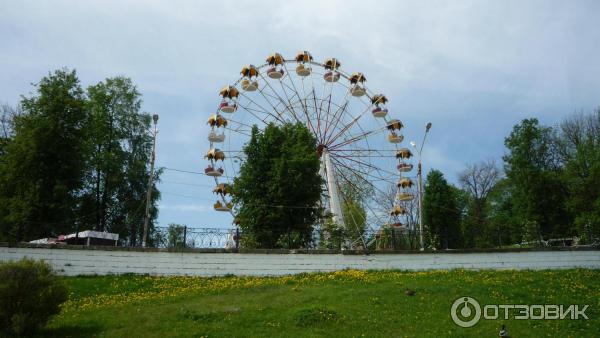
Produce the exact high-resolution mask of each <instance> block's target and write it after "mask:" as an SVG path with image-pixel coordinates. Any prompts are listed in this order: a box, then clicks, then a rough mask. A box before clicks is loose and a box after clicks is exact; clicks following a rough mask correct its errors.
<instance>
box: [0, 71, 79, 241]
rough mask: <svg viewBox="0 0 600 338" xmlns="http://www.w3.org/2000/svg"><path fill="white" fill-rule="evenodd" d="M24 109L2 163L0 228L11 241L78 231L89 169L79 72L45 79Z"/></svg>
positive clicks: (52, 74) (23, 104)
mask: <svg viewBox="0 0 600 338" xmlns="http://www.w3.org/2000/svg"><path fill="white" fill-rule="evenodd" d="M21 107H22V109H23V114H22V115H20V116H17V117H15V119H14V138H13V140H12V141H11V142H10V143H9V144H8V145H7V147H6V149H5V152H6V153H5V155H3V161H2V162H1V163H0V190H1V191H0V217H1V219H0V226H1V228H2V231H1V232H2V233H3V234H4V237H7V238H9V239H11V240H30V239H35V238H37V237H42V236H48V235H52V234H59V233H64V232H66V231H69V230H71V229H73V228H74V226H75V224H76V223H77V222H78V220H77V217H76V215H75V210H76V207H77V204H78V196H79V194H80V192H81V187H82V183H83V176H84V169H85V148H84V146H83V142H82V140H83V138H84V136H85V133H86V121H87V120H88V112H87V109H86V107H85V97H84V93H83V90H82V88H81V86H80V84H79V79H78V78H77V75H76V73H75V71H69V70H66V69H63V70H58V71H55V72H54V73H51V74H49V75H48V76H46V77H44V78H42V80H41V81H40V82H39V83H38V84H37V85H36V93H35V94H34V95H33V96H31V97H23V98H22V100H21Z"/></svg>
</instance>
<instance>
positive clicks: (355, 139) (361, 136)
mask: <svg viewBox="0 0 600 338" xmlns="http://www.w3.org/2000/svg"><path fill="white" fill-rule="evenodd" d="M386 129H387V127H386V126H383V127H381V128H377V129H373V130H370V131H367V132H363V133H360V134H358V135H355V136H351V137H350V139H348V140H345V141H342V142H340V143H337V144H334V145H331V146H329V148H330V149H338V148H341V147H345V146H348V145H350V144H352V143H355V142H358V141H361V140H363V139H365V138H366V137H367V136H370V135H375V134H378V133H380V132H382V131H385V130H386Z"/></svg>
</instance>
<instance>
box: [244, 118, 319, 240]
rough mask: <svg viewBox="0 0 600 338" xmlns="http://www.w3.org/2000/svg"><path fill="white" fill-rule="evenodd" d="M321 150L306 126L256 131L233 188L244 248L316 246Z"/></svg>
mask: <svg viewBox="0 0 600 338" xmlns="http://www.w3.org/2000/svg"><path fill="white" fill-rule="evenodd" d="M316 146H317V145H316V139H315V138H314V136H313V135H312V134H311V133H310V131H309V130H308V129H307V128H306V127H305V126H304V125H302V124H284V125H281V126H276V125H274V124H270V125H268V126H266V127H265V128H264V130H263V131H259V129H258V127H256V126H254V127H253V128H252V136H251V138H250V141H249V142H248V143H247V144H246V146H245V147H244V153H245V155H246V161H245V162H244V163H243V164H242V166H241V168H240V172H239V176H238V177H237V178H236V179H235V180H234V185H233V194H234V195H233V201H234V203H235V204H236V206H237V209H236V217H237V218H238V219H239V220H240V227H241V228H242V229H243V230H244V237H243V238H242V241H243V243H244V245H246V246H257V247H264V248H275V247H285V248H298V247H304V246H306V245H308V244H309V243H310V242H311V240H312V231H313V227H314V225H315V224H316V222H317V221H318V220H319V217H320V210H319V208H317V206H318V202H319V200H320V197H321V183H322V182H321V177H320V176H319V158H318V155H317V152H316Z"/></svg>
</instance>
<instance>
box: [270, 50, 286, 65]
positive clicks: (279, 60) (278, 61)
mask: <svg viewBox="0 0 600 338" xmlns="http://www.w3.org/2000/svg"><path fill="white" fill-rule="evenodd" d="M284 62H285V59H284V58H283V56H281V54H279V53H274V54H271V55H269V56H267V63H268V64H269V65H271V66H277V65H282V64H283V63H284Z"/></svg>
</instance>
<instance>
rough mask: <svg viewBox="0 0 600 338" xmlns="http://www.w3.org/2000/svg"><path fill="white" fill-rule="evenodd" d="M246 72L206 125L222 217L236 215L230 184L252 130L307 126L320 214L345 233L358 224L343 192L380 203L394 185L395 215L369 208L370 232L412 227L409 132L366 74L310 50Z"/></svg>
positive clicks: (360, 241) (371, 204) (209, 171)
mask: <svg viewBox="0 0 600 338" xmlns="http://www.w3.org/2000/svg"><path fill="white" fill-rule="evenodd" d="M240 73H241V77H239V78H238V79H237V80H236V81H234V82H233V83H231V84H230V85H227V86H225V87H223V88H222V89H221V91H220V92H219V96H220V97H221V100H220V102H219V104H218V106H217V108H216V111H215V112H214V113H213V114H212V115H211V116H210V117H209V119H208V122H207V124H208V125H209V126H210V132H209V134H208V137H207V138H208V141H209V142H210V147H209V150H208V152H207V153H206V155H205V158H206V159H207V160H208V161H209V164H208V166H207V167H206V168H205V170H204V172H205V174H206V175H208V176H211V177H213V178H214V181H215V188H214V190H213V192H214V193H215V194H216V195H217V201H216V203H215V204H214V209H215V210H217V211H222V212H229V213H231V215H232V216H233V219H234V216H235V206H234V205H233V203H232V202H231V196H230V195H231V191H232V188H231V187H232V186H231V185H232V183H233V179H234V178H235V177H236V176H237V175H238V172H239V168H240V166H241V165H242V163H243V162H244V153H243V151H242V149H243V147H244V144H245V143H246V142H247V141H249V139H250V133H251V129H252V127H253V126H254V125H256V126H258V127H259V128H264V127H265V126H267V125H269V124H270V123H275V124H284V123H302V124H303V125H305V126H306V127H307V128H308V130H310V132H311V133H312V134H313V135H314V137H315V138H316V140H317V144H318V147H317V149H315V151H316V152H317V153H318V155H319V157H320V163H321V166H320V167H321V170H320V175H321V176H322V177H323V182H324V184H323V198H322V201H321V207H324V208H325V209H326V210H328V211H329V215H330V217H331V219H332V220H333V223H335V224H336V225H337V226H339V227H341V228H345V227H347V225H348V224H354V223H353V222H351V221H352V220H346V219H345V216H344V213H343V205H344V203H347V202H348V199H349V196H346V195H345V193H344V191H345V190H344V189H342V187H344V186H345V185H352V186H353V187H356V188H357V189H360V190H361V191H363V190H364V193H365V194H369V195H372V196H369V197H373V196H375V194H374V192H376V191H383V190H385V189H387V188H388V187H389V186H390V184H393V185H394V186H395V187H396V188H395V189H397V190H396V194H395V200H394V203H393V208H392V209H391V210H387V211H384V212H382V211H381V209H380V208H377V204H378V201H376V200H375V199H374V198H367V199H366V202H364V209H365V212H366V213H367V217H366V219H367V221H366V222H367V228H370V229H371V230H377V229H380V228H381V227H382V226H392V227H403V226H405V223H404V222H403V219H402V218H403V217H404V216H405V215H406V214H407V210H406V208H404V207H403V202H406V201H410V200H412V199H413V197H414V196H413V194H412V192H411V189H410V188H411V187H412V185H413V181H412V180H411V179H410V177H408V176H407V175H409V174H408V173H409V172H410V171H411V170H412V169H413V165H412V164H411V163H409V159H410V158H411V157H412V153H411V151H410V149H408V148H405V147H403V146H402V145H401V144H402V142H403V139H404V136H403V135H402V129H403V127H404V126H403V124H402V122H401V121H400V120H398V119H395V118H392V117H391V116H390V115H392V114H391V113H389V112H388V108H387V104H388V99H387V97H386V96H385V95H383V94H381V93H378V92H373V91H371V90H370V89H369V88H368V87H367V86H366V82H367V79H366V77H365V76H364V75H363V74H362V73H359V72H354V73H347V72H345V71H343V70H342V69H341V63H340V61H339V60H338V59H336V58H329V59H326V60H325V61H324V62H323V63H320V62H316V61H314V60H313V57H312V55H311V54H310V53H309V52H307V51H303V52H300V53H298V54H297V55H296V56H295V57H294V58H292V59H285V58H284V57H283V56H282V55H280V54H279V53H275V54H272V55H269V56H268V57H267V58H266V62H265V63H264V64H261V65H259V66H254V65H247V66H244V67H243V68H242V69H241V72H240ZM357 183H359V184H357ZM365 187H366V188H365ZM273 204H274V205H276V204H277V201H273ZM265 207H270V206H265ZM315 207H317V206H315ZM349 217H351V215H350V216H349ZM234 223H235V219H234ZM350 230H353V229H350ZM364 244H365V238H356V239H353V241H352V243H351V246H361V245H364Z"/></svg>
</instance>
